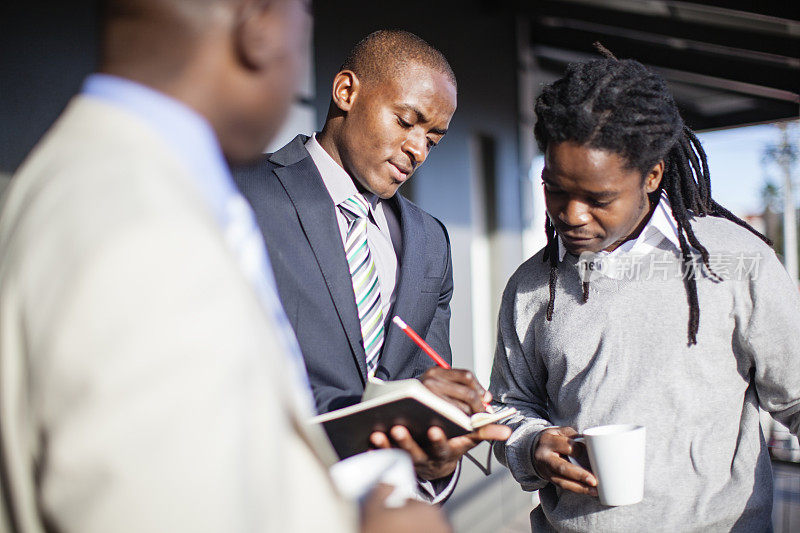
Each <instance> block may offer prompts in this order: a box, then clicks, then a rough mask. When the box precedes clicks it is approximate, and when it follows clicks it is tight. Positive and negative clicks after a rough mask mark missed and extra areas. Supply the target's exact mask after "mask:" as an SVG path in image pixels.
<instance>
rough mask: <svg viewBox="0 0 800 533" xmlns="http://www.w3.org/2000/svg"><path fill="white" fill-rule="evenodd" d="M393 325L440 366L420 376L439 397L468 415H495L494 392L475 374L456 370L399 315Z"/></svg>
mask: <svg viewBox="0 0 800 533" xmlns="http://www.w3.org/2000/svg"><path fill="white" fill-rule="evenodd" d="M392 322H394V323H395V325H396V326H398V327H399V328H400V329H402V330H403V332H404V333H405V334H406V335H408V336H409V338H411V340H412V341H414V344H416V345H417V346H419V347H420V348H421V349H422V351H423V352H425V353H426V354H427V355H428V357H430V358H431V359H433V361H434V362H435V363H436V365H437V366H436V367H433V368H430V369H428V371H427V372H425V373H424V374H423V375H422V376H421V377H420V380H421V381H422V383H424V384H425V386H426V387H428V388H429V389H431V390H432V391H433V392H435V393H437V394H438V395H440V396H443V397H445V398H447V399H448V400H449V401H450V402H452V403H454V404H455V405H457V406H458V407H459V408H460V409H461V410H462V411H464V412H465V413H467V414H468V415H472V414H474V413H480V412H484V411H486V412H489V413H491V412H493V409H492V406H491V405H490V404H489V402H491V401H492V395H491V393H490V392H489V391H487V390H486V389H484V388H483V387H482V386H481V384H480V383H479V382H478V380H477V379H476V378H475V375H474V374H473V373H472V372H470V371H469V370H461V369H457V370H453V369H452V368H451V367H450V365H449V364H448V363H447V361H445V360H444V359H443V358H442V356H441V355H439V354H438V353H436V350H434V349H433V348H431V346H430V345H429V344H428V343H427V342H425V340H424V339H423V338H422V337H420V336H419V335H418V334H417V332H416V331H414V330H413V329H412V328H411V327H410V326H409V325H408V324H406V323H405V322H404V321H403V319H402V318H400V317H399V316H395V317H394V318H393V319H392ZM442 369H444V371H442Z"/></svg>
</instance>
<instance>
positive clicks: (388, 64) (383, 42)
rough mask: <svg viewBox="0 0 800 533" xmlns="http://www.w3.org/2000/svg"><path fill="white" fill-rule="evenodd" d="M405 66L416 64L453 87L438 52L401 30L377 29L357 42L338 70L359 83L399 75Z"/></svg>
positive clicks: (447, 66) (453, 79) (452, 77)
mask: <svg viewBox="0 0 800 533" xmlns="http://www.w3.org/2000/svg"><path fill="white" fill-rule="evenodd" d="M408 63H419V64H422V65H425V66H427V67H431V68H433V69H436V70H438V71H439V72H441V73H442V74H445V75H446V76H447V77H448V79H449V80H450V82H452V84H453V86H454V87H457V84H456V76H455V74H454V73H453V69H452V68H451V67H450V63H448V62H447V59H446V58H445V57H444V54H442V53H441V52H440V51H439V50H437V49H436V48H434V47H433V46H431V45H430V44H429V43H428V42H427V41H425V40H424V39H422V38H420V37H418V36H416V35H414V34H413V33H411V32H407V31H404V30H378V31H375V32H372V33H370V34H369V35H367V36H366V37H364V38H363V39H361V41H359V42H358V43H357V44H356V45H355V46H354V47H353V49H352V50H351V51H350V53H349V54H348V55H347V59H345V61H344V63H343V64H342V66H341V68H340V70H350V71H353V72H354V73H355V74H356V76H358V77H359V79H361V80H362V81H367V82H372V81H379V80H382V79H385V78H386V76H388V75H397V74H399V73H401V71H402V68H403V67H404V66H405V65H407V64H408Z"/></svg>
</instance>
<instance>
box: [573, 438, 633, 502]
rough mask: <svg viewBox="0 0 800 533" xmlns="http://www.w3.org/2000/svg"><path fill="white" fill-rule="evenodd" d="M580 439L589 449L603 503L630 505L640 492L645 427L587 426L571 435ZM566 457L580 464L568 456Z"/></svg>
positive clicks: (575, 439)
mask: <svg viewBox="0 0 800 533" xmlns="http://www.w3.org/2000/svg"><path fill="white" fill-rule="evenodd" d="M572 440H573V441H575V442H583V443H585V444H586V448H587V450H588V452H589V463H590V464H591V465H592V473H593V474H594V476H595V477H596V478H597V492H598V494H599V496H600V503H602V504H603V505H630V504H633V503H639V502H640V501H642V497H643V494H644V448H645V428H644V426H636V425H633V424H616V425H612V426H598V427H593V428H590V429H587V430H586V431H584V432H583V435H581V436H580V437H576V438H574V439H572ZM569 459H570V461H572V462H573V463H574V464H576V465H578V466H580V465H579V464H578V462H577V461H576V460H575V459H574V458H572V457H570V458H569Z"/></svg>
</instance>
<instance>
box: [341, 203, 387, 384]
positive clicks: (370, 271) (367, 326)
mask: <svg viewBox="0 0 800 533" xmlns="http://www.w3.org/2000/svg"><path fill="white" fill-rule="evenodd" d="M339 209H341V210H342V213H343V214H344V216H345V218H346V219H347V224H348V226H347V238H346V239H345V243H344V252H345V256H346V257H347V264H348V266H349V267H350V277H351V278H352V280H353V292H354V293H355V296H356V306H357V307H358V319H359V321H360V322H361V338H362V342H363V343H364V352H366V354H367V373H368V374H369V375H370V376H372V375H374V374H375V369H376V368H378V359H379V358H380V355H381V347H382V346H383V311H382V309H381V284H380V281H379V280H378V271H377V269H376V268H375V261H373V259H372V254H370V252H369V244H368V243H367V213H368V205H367V203H366V201H365V200H364V198H363V197H362V196H361V195H360V194H354V195H353V196H351V197H350V198H348V199H347V200H345V201H344V202H342V203H340V204H339Z"/></svg>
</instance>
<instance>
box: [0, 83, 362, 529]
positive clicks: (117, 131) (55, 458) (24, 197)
mask: <svg viewBox="0 0 800 533" xmlns="http://www.w3.org/2000/svg"><path fill="white" fill-rule="evenodd" d="M6 193H7V194H6V197H5V199H4V202H3V208H2V212H1V213H0V445H2V448H0V454H1V455H0V475H1V476H2V484H0V496H2V500H0V531H21V532H25V533H33V532H40V531H43V530H44V529H45V527H47V528H48V529H49V528H50V526H53V527H54V529H56V530H58V531H61V532H81V533H93V532H96V533H109V532H115V533H124V532H131V533H133V532H136V533H140V532H142V533H143V532H158V531H164V532H189V531H191V532H206V531H207V532H238V531H248V532H250V531H253V532H257V531H275V532H289V531H298V532H305V531H353V530H355V529H356V525H355V509H354V507H353V506H352V505H351V504H349V503H346V502H344V501H343V500H342V499H341V498H340V497H339V496H338V495H337V493H336V492H335V490H334V488H333V487H332V485H331V481H330V479H329V477H328V475H327V466H328V465H329V464H330V462H331V461H333V460H334V457H333V454H332V450H331V449H330V445H329V443H328V441H327V439H326V438H325V436H324V435H323V434H322V433H320V432H317V431H313V430H311V429H308V428H304V427H303V426H302V423H301V421H302V420H305V419H306V418H307V417H308V412H307V411H306V410H305V409H304V408H303V407H302V406H301V405H300V404H298V403H297V402H295V401H294V398H295V395H296V393H297V390H296V389H293V387H294V383H293V381H292V380H290V379H287V377H286V376H288V375H290V373H289V371H288V369H286V368H285V366H286V363H285V355H284V354H283V353H282V351H281V349H280V348H279V342H278V340H277V339H278V336H277V334H276V331H275V330H274V329H273V325H272V324H271V323H270V321H269V320H268V319H267V318H266V315H265V314H264V313H263V311H262V308H261V305H260V303H259V302H258V300H257V298H256V296H255V294H254V291H253V290H251V287H250V286H249V285H248V283H247V282H246V281H245V279H244V277H243V275H242V274H241V273H240V271H239V268H238V266H237V264H236V262H235V259H234V258H233V256H232V254H230V253H229V251H228V249H227V247H226V245H225V242H224V240H223V237H222V233H221V231H220V228H219V227H218V226H217V223H216V221H215V220H214V218H213V216H212V214H211V212H210V211H209V210H208V209H207V207H206V205H205V204H204V203H203V201H202V200H201V198H200V196H199V194H198V192H197V191H195V189H194V188H193V186H192V185H191V180H190V176H188V175H187V169H186V168H184V167H183V166H182V164H181V163H180V161H179V160H178V159H177V158H176V157H175V156H174V155H173V154H171V153H170V152H169V151H168V150H167V149H166V148H165V147H164V146H163V144H162V143H161V142H160V140H159V138H158V137H157V135H156V134H155V133H154V132H153V131H151V130H150V129H148V127H147V126H146V125H145V124H144V123H142V122H140V121H139V120H138V119H137V118H136V117H134V116H132V115H129V114H127V113H126V112H125V111H123V110H120V109H117V108H115V107H112V106H110V105H108V104H106V103H102V102H100V101H97V100H93V99H90V98H87V97H77V98H76V99H75V100H74V101H73V102H72V103H71V104H70V106H69V107H68V109H67V110H66V111H65V113H64V115H63V116H62V117H61V118H60V119H59V121H58V122H57V123H56V124H55V126H54V127H53V128H52V129H51V131H50V132H49V133H48V134H47V136H46V138H45V139H44V140H43V141H42V142H41V143H40V144H39V145H38V146H37V148H36V149H35V150H34V152H33V154H32V155H31V156H30V157H29V159H28V161H27V162H26V163H25V164H24V166H23V168H22V169H21V170H20V172H19V173H18V174H17V176H16V177H15V178H14V180H12V183H11V185H10V186H9V188H8V190H7V191H6Z"/></svg>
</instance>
